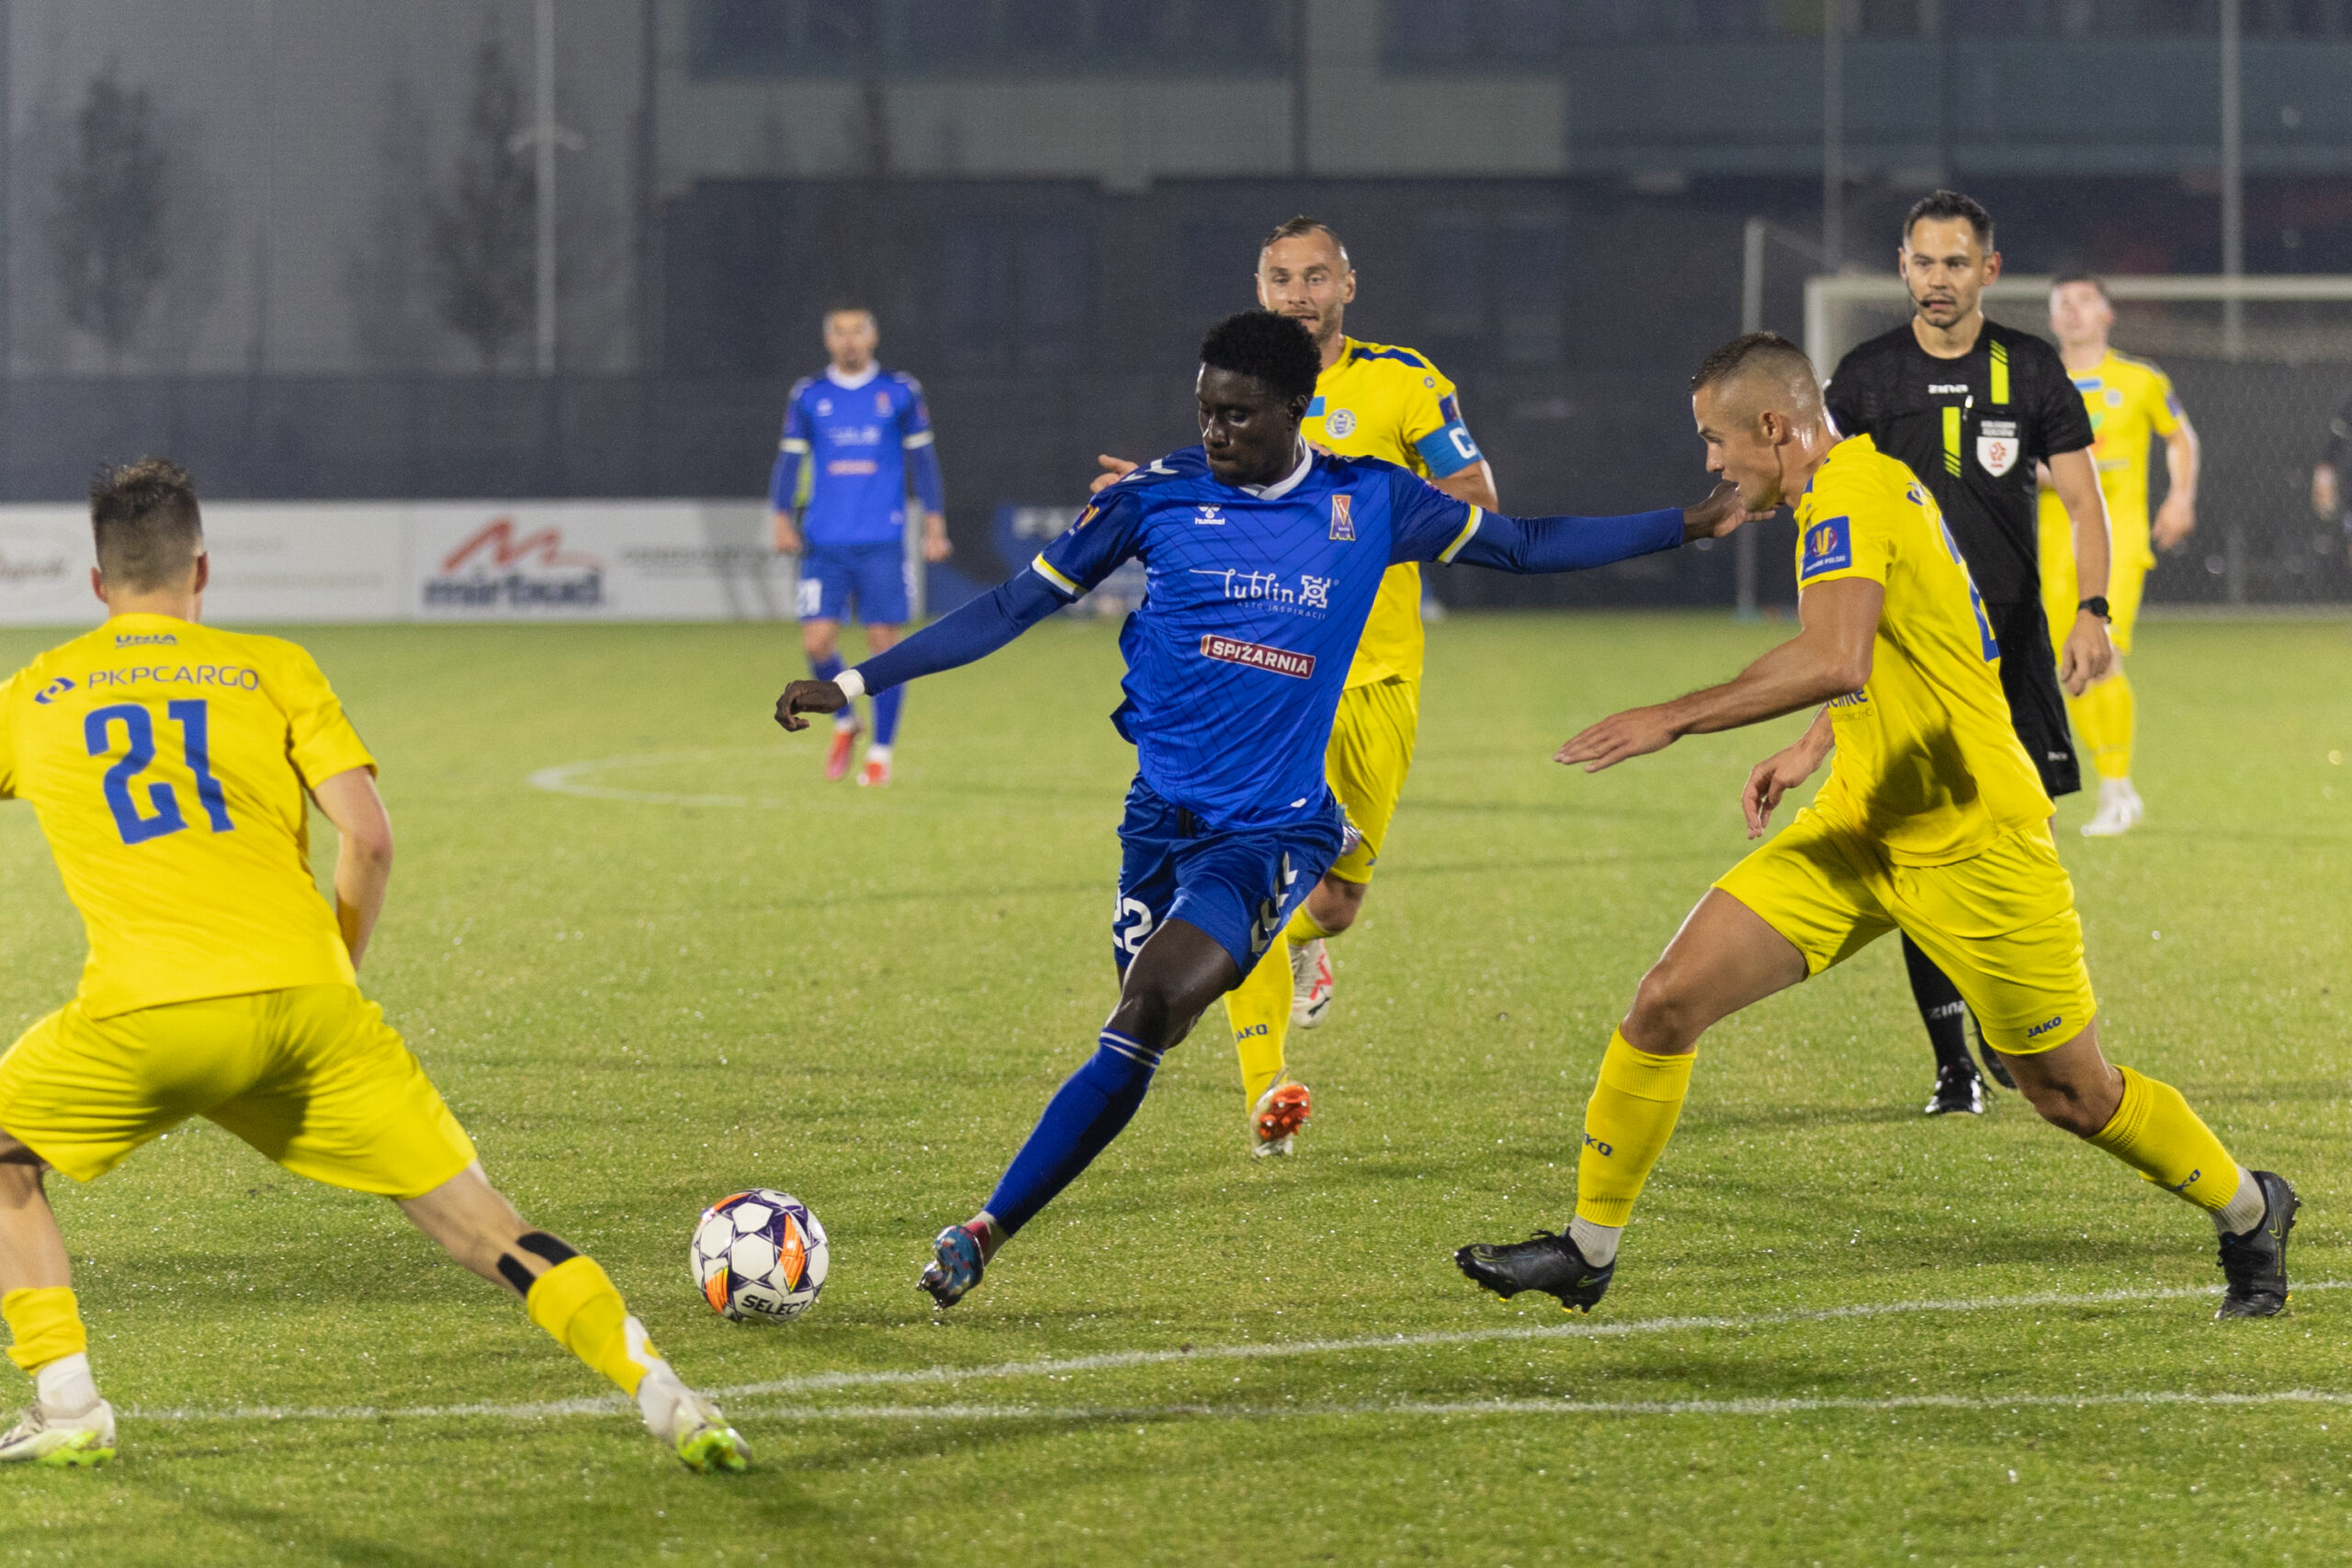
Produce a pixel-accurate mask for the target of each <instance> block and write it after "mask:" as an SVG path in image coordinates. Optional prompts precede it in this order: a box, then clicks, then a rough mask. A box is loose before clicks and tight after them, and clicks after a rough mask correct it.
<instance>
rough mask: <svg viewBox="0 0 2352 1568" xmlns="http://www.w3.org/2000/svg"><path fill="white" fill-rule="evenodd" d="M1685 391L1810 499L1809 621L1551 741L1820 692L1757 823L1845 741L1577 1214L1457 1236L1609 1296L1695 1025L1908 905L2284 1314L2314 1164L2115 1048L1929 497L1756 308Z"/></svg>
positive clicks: (2016, 1053)
mask: <svg viewBox="0 0 2352 1568" xmlns="http://www.w3.org/2000/svg"><path fill="white" fill-rule="evenodd" d="M1691 409H1692V412H1693V413H1694V414H1695V415H1696V416H1697V419H1698V424H1699V435H1700V438H1701V439H1702V441H1704V442H1705V443H1706V446H1707V467H1708V468H1709V469H1710V470H1711V471H1713V472H1715V473H1719V474H1722V475H1723V476H1724V478H1726V479H1729V480H1730V481H1731V482H1732V483H1734V484H1736V485H1737V486H1738V487H1739V492H1740V500H1741V501H1742V502H1745V503H1746V504H1747V506H1748V507H1749V508H1751V509H1761V508H1766V507H1772V506H1780V505H1783V504H1786V505H1792V506H1793V507H1794V508H1795V509H1796V515H1797V527H1798V537H1799V545H1798V553H1797V562H1796V570H1797V610H1798V617H1799V620H1800V621H1801V623H1802V625H1803V630H1802V631H1800V632H1799V634H1798V635H1797V636H1796V637H1793V638H1792V639H1791V640H1789V641H1787V642H1785V643H1782V644H1781V646H1780V647H1778V648H1776V649H1772V650H1771V651H1770V652H1769V653H1767V654H1765V655H1764V656H1763V657H1762V658H1761V659H1758V660H1757V661H1756V662H1755V663H1753V664H1751V665H1749V666H1748V667H1747V669H1746V670H1745V671H1742V672H1741V673H1740V674H1739V675H1738V676H1737V677H1736V679H1734V680H1732V681H1729V682H1724V684H1722V685H1720V686H1711V687H1709V688H1707V689H1706V690H1704V691H1701V692H1694V693H1692V694H1690V695H1689V696H1686V697H1678V698H1676V699H1675V700H1674V701H1672V702H1668V703H1661V704H1658V705H1656V706H1654V707H1643V708H1634V709H1633V710H1631V711H1629V712H1626V713H1621V714H1618V715H1617V716H1614V717H1612V718H1607V719H1603V720H1602V721H1601V722H1600V723H1599V724H1596V725H1594V726H1593V727H1592V728H1589V729H1587V730H1585V731H1584V732H1583V733H1582V734H1580V735H1578V736H1577V737H1576V738H1575V739H1572V740H1570V741H1569V742H1568V743H1567V744H1566V746H1563V747H1562V748H1561V749H1560V752H1559V756H1558V757H1557V759H1556V761H1560V762H1563V763H1576V762H1581V763H1583V764H1584V766H1585V770H1586V771H1587V772H1588V773H1591V772H1598V771H1599V770H1600V769H1602V768H1606V767H1610V766H1611V765H1613V764H1615V763H1618V762H1622V761H1626V760H1627V759H1628V758H1633V757H1639V756H1642V755H1644V754H1645V753H1646V752H1650V751H1657V750H1662V749H1663V748H1665V747H1667V746H1669V745H1671V744H1673V743H1674V741H1676V740H1677V739H1680V738H1681V737H1682V736H1685V735H1700V734H1708V733H1712V732H1713V731H1716V730H1724V729H1736V728H1741V727H1742V726H1745V725H1750V724H1757V723H1760V722H1762V721H1763V720H1766V719H1770V718H1778V717H1779V716H1781V715H1783V714H1789V713H1795V712H1798V711H1799V710H1801V709H1804V708H1808V707H1814V706H1815V705H1819V712H1818V713H1817V715H1816V716H1815V718H1814V721H1813V724H1812V725H1811V727H1810V728H1807V729H1806V730H1805V732H1804V736H1803V737H1802V738H1801V739H1798V741H1797V742H1796V744H1794V745H1792V746H1790V747H1788V748H1786V749H1785V750H1781V751H1779V752H1777V753H1775V754H1774V755H1772V756H1770V757H1768V758H1766V759H1765V760H1764V761H1761V762H1758V764H1757V765H1756V767H1755V769H1754V770H1753V771H1752V772H1751V773H1749V774H1748V778H1747V789H1746V791H1745V792H1744V794H1743V797H1742V804H1743V806H1744V807H1745V808H1746V811H1747V831H1748V837H1749V838H1751V839H1753V838H1758V837H1761V836H1762V834H1763V832H1764V829H1765V826H1766V824H1767V823H1768V822H1769V821H1770V818H1771V816H1772V812H1773V809H1774V808H1775V807H1778V806H1779V805H1780V802H1781V796H1782V795H1785V794H1787V793H1788V792H1789V791H1790V790H1792V789H1794V788H1796V787H1797V786H1798V785H1799V784H1803V783H1804V781H1805V780H1806V779H1807V778H1809V777H1811V776H1812V774H1813V773H1814V771H1815V769H1817V768H1818V767H1820V765H1821V763H1822V761H1824V760H1825V759H1826V758H1827V757H1828V755H1829V753H1830V752H1831V750H1833V749H1834V750H1836V752H1837V761H1836V762H1835V763H1834V764H1833V765H1832V767H1831V769H1830V773H1829V778H1828V781H1827V782H1826V784H1823V785H1822V787H1821V790H1820V793H1819V794H1817V795H1815V796H1814V799H1813V803H1812V804H1811V805H1810V806H1807V807H1803V808H1802V809H1800V810H1799V811H1798V812H1797V814H1796V816H1795V818H1794V819H1793V820H1792V821H1791V822H1790V824H1789V825H1788V826H1787V827H1786V828H1784V829H1781V832H1780V833H1779V834H1778V835H1776V836H1775V837H1774V838H1773V839H1772V840H1771V841H1770V843H1767V844H1765V845H1764V846H1763V847H1762V848H1761V849H1758V850H1757V851H1755V852H1753V853H1751V854H1749V855H1748V857H1747V859H1746V860H1744V861H1742V862H1741V863H1739V864H1738V865H1736V866H1735V867H1733V868H1732V870H1731V872H1730V874H1727V875H1725V876H1724V878H1723V879H1722V880H1721V881H1720V882H1718V883H1716V884H1715V886H1713V889H1711V890H1710V891H1709V892H1708V893H1707V895H1706V897H1703V898H1702V899H1701V900H1700V901H1699V905H1698V907H1697V908H1694V909H1693V910H1691V915H1690V918H1689V919H1686V920H1684V921H1683V923H1682V929H1681V930H1680V931H1678V932H1676V933H1675V937H1674V940H1673V942H1670V943H1668V946H1667V950H1666V953H1665V955H1664V956H1663V957H1661V958H1660V959H1659V960H1658V961H1657V964H1655V965H1653V966H1652V967H1651V969H1650V972H1649V973H1648V974H1647V975H1645V976H1643V978H1642V983H1641V987H1640V988H1639V989H1638V990H1637V991H1636V992H1635V993H1634V1005H1633V1008H1632V1010H1630V1011H1629V1012H1627V1013H1626V1014H1625V1018H1624V1021H1623V1023H1622V1024H1620V1025H1619V1026H1618V1028H1617V1030H1616V1031H1615V1032H1613V1033H1612V1034H1611V1037H1610V1041H1609V1048H1608V1052H1607V1055H1604V1056H1603V1057H1602V1058H1601V1064H1600V1083H1599V1085H1598V1086H1597V1087H1596V1088H1595V1089H1594V1090H1593V1093H1592V1099H1591V1100H1590V1102H1589V1104H1588V1105H1587V1106H1586V1108H1585V1121H1584V1147H1583V1150H1582V1152H1581V1154H1580V1155H1579V1156H1578V1161H1577V1201H1576V1215H1575V1218H1574V1220H1573V1221H1572V1222H1571V1223H1570V1224H1569V1227H1568V1230H1567V1232H1566V1234H1565V1235H1551V1234H1548V1233H1547V1234H1542V1235H1537V1236H1536V1237H1535V1238H1534V1239H1533V1240H1531V1241H1523V1242H1518V1243H1512V1244H1507V1245H1502V1246H1474V1247H1464V1248H1462V1250H1461V1251H1460V1252H1458V1253H1457V1254H1456V1255H1455V1262H1456V1263H1457V1265H1458V1266H1459V1267H1460V1268H1461V1269H1462V1271H1463V1272H1464V1273H1465V1274H1467V1275H1469V1276H1470V1278H1471V1279H1472V1280H1476V1282H1477V1283H1478V1284H1480V1285H1482V1286H1484V1287H1485V1288H1486V1289H1487V1290H1490V1291H1493V1292H1496V1293H1497V1294H1498V1295H1503V1296H1512V1295H1516V1294H1518V1293H1519V1292H1521V1291H1541V1292H1545V1293H1547V1294H1550V1295H1553V1296H1555V1297H1557V1298H1558V1299H1559V1301H1560V1303H1561V1304H1562V1305H1563V1306H1566V1307H1569V1308H1572V1309H1576V1310H1581V1311H1587V1312H1589V1311H1590V1310H1591V1309H1592V1307H1593V1306H1594V1304H1595V1303H1598V1302H1599V1301H1600V1296H1601V1292H1603V1291H1605V1290H1607V1289H1608V1287H1609V1281H1610V1280H1611V1276H1612V1275H1613V1274H1614V1273H1615V1272H1616V1267H1617V1245H1618V1238H1619V1236H1620V1235H1622V1233H1623V1229H1624V1226H1625V1223H1626V1221H1627V1220H1628V1219H1629V1218H1630V1217H1631V1215H1632V1213H1633V1208H1634V1200H1635V1199H1637V1198H1638V1197H1640V1196H1641V1191H1642V1186H1643V1183H1644V1182H1645V1181H1646V1180H1647V1179H1648V1177H1649V1173H1650V1169H1651V1168H1652V1167H1653V1166H1654V1165H1655V1164H1656V1163H1657V1158H1658V1156H1659V1155H1660V1154H1661V1153H1662V1152H1664V1150H1665V1148H1666V1143H1667V1139H1668V1137H1669V1136H1670V1135H1671V1134H1672V1133H1673V1131H1674V1123H1675V1121H1676V1119H1677V1118H1678V1117H1679V1115H1680V1114H1681V1111H1682V1100H1683V1096H1684V1094H1685V1092H1686V1091H1687V1090H1688V1089H1689V1087H1690V1082H1691V1063H1692V1061H1693V1059H1694V1053H1695V1051H1696V1049H1697V1047H1698V1043H1699V1036H1700V1035H1702V1033H1704V1032H1706V1031H1707V1029H1708V1027H1709V1026H1710V1025H1712V1024H1713V1023H1714V1022H1715V1021H1717V1020H1719V1019H1723V1018H1726V1017H1729V1016H1730V1015H1731V1014H1733V1013H1735V1012H1737V1011H1739V1010H1741V1009H1742V1008H1745V1007H1747V1006H1748V1005H1749V1004H1751V1003H1754V1002H1758V1001H1761V1000H1763V999H1764V998H1766V997H1769V996H1770V995H1772V994H1773V993H1774V992H1775V991H1781V990H1785V989H1786V988H1788V987H1791V986H1793V985H1795V984H1797V983H1798V982H1799V981H1802V980H1805V979H1808V978H1810V977H1811V976H1815V975H1818V974H1820V973H1821V972H1822V971H1823V970H1825V969H1826V968H1828V967H1829V966H1830V965H1831V964H1836V963H1838V962H1839V961H1840V960H1842V959H1845V958H1848V957H1850V956H1851V955H1852V954H1854V953H1858V952H1860V950H1861V949H1862V948H1863V947H1864V946H1865V945H1867V944H1868V943H1869V942H1871V941H1872V940H1873V939H1875V938H1877V937H1881V936H1884V935H1885V934H1887V933H1888V932H1889V931H1901V932H1903V934H1904V935H1905V936H1907V937H1909V938H1910V939H1911V940H1912V941H1914V942H1917V943H1918V945H1919V947H1920V948H1921V949H1922V950H1923V951H1924V952H1926V953H1928V955H1929V956H1930V957H1931V958H1932V959H1933V960H1934V961H1935V963H1936V964H1937V965H1938V966H1939V968H1940V969H1941V970H1942V971H1943V972H1944V973H1945V974H1947V975H1950V976H1951V977H1952V979H1953V981H1954V982H1955V983H1956V984H1957V985H1958V986H1959V987H1960V994H1961V996H1962V998H1965V999H1966V1001H1967V1003H1968V1005H1969V1007H1970V1008H1971V1009H1972V1010H1973V1011H1974V1012H1975V1014H1976V1018H1977V1020H1978V1022H1979V1024H1980V1025H1981V1027H1982V1028H1983V1030H1984V1032H1985V1040H1986V1042H1987V1043H1989V1044H1990V1045H1991V1047H1992V1048H1993V1049H1994V1050H1996V1051H1997V1052H1999V1053H2000V1054H2001V1056H2002V1059H2003V1060H2004V1061H2005V1062H2006V1063H2007V1066H2008V1068H2009V1071H2010V1072H2011V1074H2012V1075H2014V1076H2015V1077H2016V1079H2017V1083H2018V1088H2019V1089H2021V1090H2023V1091H2024V1094H2025V1096H2026V1098H2027V1099H2028V1100H2030V1101H2031V1102H2032V1104H2033V1108H2034V1109H2035V1110H2036V1111H2040V1112H2041V1114H2042V1116H2043V1117H2044V1118H2045V1119H2047V1120H2048V1121H2050V1122H2053V1123H2055V1124H2056V1125H2058V1126H2060V1127H2063V1128H2064V1129H2065V1130H2066V1131H2068V1132H2070V1133H2073V1134H2075V1135H2076V1136H2077V1137H2080V1138H2083V1139H2085V1140H2086V1141H2088V1142H2089V1143H2091V1144H2093V1145H2097V1146H2098V1147H2099V1148H2102V1149H2104V1150H2106V1151H2107V1152H2108V1153H2109V1154H2111V1155H2113V1156H2115V1157H2116V1158H2118V1159H2120V1160H2121V1161H2122V1162H2123V1163H2124V1164H2126V1165H2128V1166H2130V1167H2131V1168H2132V1169H2134V1170H2137V1171H2139V1172H2140V1173H2141V1174H2142V1175H2143V1176H2145V1177H2146V1178H2147V1179H2149V1180H2151V1181H2154V1182H2156V1183H2158V1184H2160V1185H2161V1186H2163V1187H2164V1189H2165V1190H2166V1191H2169V1192H2172V1193H2174V1194H2176V1195H2177V1196H2178V1197H2181V1198H2183V1199H2186V1200H2187V1201H2189V1202H2191V1203H2194V1204H2196V1205H2197V1206H2198V1207H2199V1208H2200V1209H2203V1210H2205V1211H2206V1212H2207V1213H2210V1214H2211V1215H2212V1217H2213V1222H2214V1224H2215V1225H2216V1227H2217V1228H2218V1229H2219V1230H2220V1232H2221V1237H2222V1242H2221V1247H2222V1255H2221V1256H2222V1274H2223V1276H2224V1278H2225V1279H2226V1280H2227V1281H2228V1289H2227V1292H2226V1294H2225V1295H2224V1296H2223V1298H2222V1307H2221V1312H2220V1314H2218V1315H2220V1316H2222V1317H2267V1316H2270V1315H2272V1314H2276V1313H2278V1312H2279V1311H2280V1310H2282V1309H2283V1308H2284V1307H2285V1305H2286V1302H2287V1270H2286V1249H2287V1235H2288V1232H2289V1230H2290V1228H2291V1227H2292V1226H2293V1224H2294V1218H2295V1208H2296V1198H2295V1192H2294V1189H2293V1188H2291V1187H2290V1186H2289V1185H2288V1184H2287V1182H2286V1181H2285V1179H2282V1178H2280V1177H2278V1176H2276V1175H2274V1174H2272V1173H2271V1172H2268V1171H2249V1170H2247V1169H2246V1168H2245V1167H2243V1166H2241V1165H2239V1164H2238V1163H2237V1162H2236V1161H2235V1160H2234V1159H2233V1158H2232V1157H2231V1156H2230V1153H2229V1151H2228V1150H2227V1149H2226V1148H2224V1147H2223V1146H2222V1141H2221V1139H2219V1138H2218V1137H2216V1136H2214V1134H2213V1133H2212V1130H2211V1129H2210V1128H2209V1127H2207V1126H2206V1125H2205V1123H2204V1122H2201V1121H2199V1119H2198V1116H2197V1113H2196V1112H2195V1111H2191V1110H2190V1109H2189V1108H2188V1101H2187V1100H2184V1099H2182V1098H2181V1095H2180V1091H2179V1090H2177V1089H2174V1088H2172V1087H2171V1086H2170V1085H2168V1084H2164V1083H2159V1082H2158V1081H2157V1080H2155V1079H2154V1078H2151V1077H2145V1076H2144V1075H2143V1074H2140V1073H2137V1072H2134V1071H2133V1070H2132V1069H2131V1068H2130V1067H2119V1066H2113V1065H2111V1064H2109V1062H2108V1060H2107V1059H2106V1057H2105V1056H2103V1055H2101V1054H2100V1052H2099V1041H2098V1022H2097V1021H2096V1015H2097V1004H2096V1003H2095V1002H2094V1000H2093V998H2092V996H2091V983H2090V974H2089V971H2088V970H2087V969H2086V967H2085V965H2084V963H2083V928H2082V921H2081V920H2080V919H2078V918H2077V917H2076V915H2075V890H2074V886H2073V885H2072V884H2071V883H2069V882H2068V881H2067V878H2066V872H2065V868H2064V866H2062V865H2060V864H2059V863H2058V853H2057V850H2056V848H2055V846H2054V845H2053V844H2052V840H2051V836H2050V796H2049V795H2047V794H2045V793H2044V792H2043V790H2042V786H2041V778H2040V777H2039V776H2038V775H2037V774H2036V773H2035V770H2034V765H2033V760H2032V759H2031V758H2030V757H2029V756H2028V755H2027V754H2026V750H2025V747H2024V745H2023V744H2022V743H2021V742H2020V741H2019V740H2018V736H2017V731H2016V729H2015V728H2014V727H2013V725H2012V724H2011V722H2010V717H2009V703H2008V698H2007V695H2006V694H2005V693H2004V692H2003V689H2002V682H2001V673H2000V663H2001V651H2000V649H1999V646H1998V645H1997V644H1996V642H1995V640H1994V637H1993V631H1992V628H1991V626H1990V625H1989V624H1988V623H1987V621H1986V619H1985V605H1984V603H1983V601H1982V600H1981V599H1979V598H1978V596H1977V592H1976V585H1975V582H1974V581H1973V579H1972V578H1971V576H1970V573H1969V569H1968V565H1967V563H1966V562H1965V561H1964V560H1963V559H1962V557H1961V552H1960V547H1959V546H1958V545H1956V544H1955V543H1954V542H1953V540H1952V536H1951V532H1950V531H1949V530H1948V529H1946V528H1945V526H1944V521H1943V513H1942V512H1941V510H1940V509H1939V507H1938V506H1937V504H1936V500H1935V497H1934V496H1933V495H1931V494H1929V493H1928V489H1927V487H1926V486H1924V485H1922V484H1921V483H1920V482H1919V480H1918V478H1917V476H1916V475H1915V474H1913V473H1912V471H1911V470H1910V469H1909V468H1905V466H1904V465H1903V464H1902V463H1900V462H1898V461H1897V460H1895V459H1894V458H1893V457H1888V456H1887V455H1886V454H1884V453H1883V452H1881V451H1880V450H1879V449H1878V447H1877V446H1875V445H1874V444H1873V443H1872V441H1871V437H1869V436H1868V435H1856V436H1852V437H1849V438H1847V439H1842V440H1841V439H1840V438H1839V437H1838V433H1837V431H1836V430H1835V429H1834V428H1832V426H1831V425H1830V423H1829V421H1828V419H1827V417H1826V413H1825V411H1824V410H1823V407H1822V400H1821V393H1820V391H1819V390H1818V389H1817V383H1816V382H1815V378H1814V374H1813V367H1812V366H1811V364H1810V363H1808V362H1807V360H1806V359H1805V356H1804V354H1803V353H1801V352H1800V351H1799V350H1798V349H1797V347H1796V345H1795V344H1792V343H1790V342H1788V341H1787V340H1786V339H1785V338H1781V337H1778V336H1775V335H1773V334H1771V333H1749V334H1748V335H1747V336H1745V337H1740V338H1736V339H1734V340H1733V341H1732V342H1730V343H1728V344H1724V346H1723V347H1722V348H1719V349H1717V350H1716V351H1715V352H1714V353H1713V354H1712V355H1709V356H1708V357H1707V359H1706V361H1705V363H1704V364H1702V365H1701V366H1700V367H1699V372H1698V374H1697V375H1696V376H1695V377H1693V378H1691Z"/></svg>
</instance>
